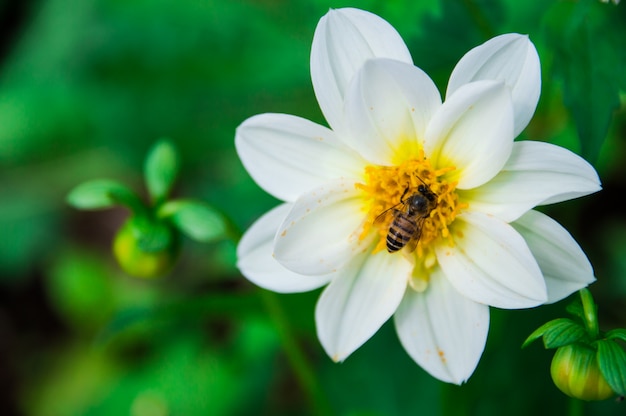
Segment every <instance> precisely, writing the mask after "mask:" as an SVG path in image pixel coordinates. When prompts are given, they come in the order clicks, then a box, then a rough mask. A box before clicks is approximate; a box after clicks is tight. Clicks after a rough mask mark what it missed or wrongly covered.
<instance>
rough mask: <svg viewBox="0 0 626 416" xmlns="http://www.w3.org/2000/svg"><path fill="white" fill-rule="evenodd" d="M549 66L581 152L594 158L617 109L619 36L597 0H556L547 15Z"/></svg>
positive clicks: (620, 64)
mask: <svg viewBox="0 0 626 416" xmlns="http://www.w3.org/2000/svg"><path fill="white" fill-rule="evenodd" d="M547 28H548V36H547V40H548V43H549V47H550V48H551V49H552V50H553V51H554V60H553V70H554V72H555V74H556V75H557V76H558V77H559V78H561V79H562V80H563V93H564V96H563V99H564V102H565V105H566V107H567V108H568V109H569V111H570V113H571V115H572V120H573V122H574V123H575V125H576V129H577V131H578V137H579V140H580V145H581V153H582V156H583V157H584V158H586V159H588V160H590V161H592V162H593V161H595V160H596V159H597V157H598V154H599V152H600V148H601V146H602V144H603V143H604V141H605V139H606V137H607V133H608V130H609V125H610V122H611V119H612V117H613V112H614V111H615V110H616V109H617V108H619V105H620V99H619V88H620V83H621V82H622V81H621V78H622V76H623V71H622V70H621V69H622V68H623V67H624V59H623V56H624V54H622V53H621V49H622V41H623V35H621V34H620V33H618V29H617V26H616V24H615V23H611V15H610V12H609V10H608V8H607V7H602V5H601V4H600V2H558V3H556V4H555V5H554V7H553V8H552V9H551V11H550V12H549V13H548V18H547Z"/></svg>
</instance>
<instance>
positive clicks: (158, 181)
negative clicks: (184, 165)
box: [145, 139, 178, 201]
mask: <svg viewBox="0 0 626 416" xmlns="http://www.w3.org/2000/svg"><path fill="white" fill-rule="evenodd" d="M177 175H178V154H177V152H176V149H175V148H174V145H173V144H172V143H171V142H170V141H169V140H167V139H161V140H159V141H158V142H157V143H156V144H155V145H154V147H152V149H151V150H150V153H149V154H148V156H147V158H146V164H145V177H146V186H147V187H148V192H149V193H150V196H151V197H152V200H153V201H163V200H164V199H165V198H167V196H168V194H169V193H170V191H171V189H172V187H173V186H174V181H175V180H176V176H177Z"/></svg>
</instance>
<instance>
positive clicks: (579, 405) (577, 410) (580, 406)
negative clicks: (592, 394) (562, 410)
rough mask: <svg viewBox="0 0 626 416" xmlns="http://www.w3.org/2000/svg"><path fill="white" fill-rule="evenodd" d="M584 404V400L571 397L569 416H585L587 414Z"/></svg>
mask: <svg viewBox="0 0 626 416" xmlns="http://www.w3.org/2000/svg"><path fill="white" fill-rule="evenodd" d="M584 404H585V403H584V402H583V401H582V400H580V399H575V398H573V397H570V398H569V402H568V406H567V416H583V415H584V414H585V412H584V410H585V409H584Z"/></svg>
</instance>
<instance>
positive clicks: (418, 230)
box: [405, 217, 426, 253]
mask: <svg viewBox="0 0 626 416" xmlns="http://www.w3.org/2000/svg"><path fill="white" fill-rule="evenodd" d="M425 220H426V218H423V217H421V218H418V220H417V227H415V232H414V233H413V236H412V237H411V239H410V240H409V242H408V243H406V247H405V250H406V251H407V252H408V253H412V252H414V251H415V248H416V247H417V243H418V242H419V241H420V237H421V236H422V226H423V224H424V221H425Z"/></svg>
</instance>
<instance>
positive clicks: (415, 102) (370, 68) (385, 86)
mask: <svg viewBox="0 0 626 416" xmlns="http://www.w3.org/2000/svg"><path fill="white" fill-rule="evenodd" d="M345 104H346V106H345V114H346V122H347V123H348V131H349V133H348V134H346V138H345V140H346V142H347V144H348V145H349V146H351V147H352V148H353V149H356V151H357V152H359V154H360V155H361V156H363V157H364V158H365V159H367V160H368V161H370V162H373V163H377V164H380V165H389V164H392V163H393V162H394V156H396V158H397V156H398V155H401V156H404V157H405V158H406V157H409V156H411V155H407V154H405V153H406V152H407V151H408V150H410V148H411V147H413V149H414V150H415V149H417V146H418V142H420V143H421V142H423V140H424V135H425V132H426V126H427V125H428V122H429V121H430V119H431V118H432V116H433V114H434V113H435V112H436V111H437V109H439V107H440V106H441V97H440V96H439V91H437V87H436V86H435V84H434V83H433V82H432V80H431V79H430V78H429V77H428V75H426V73H424V71H422V70H421V69H419V68H417V67H415V66H413V65H410V64H406V63H404V62H398V61H393V60H390V59H374V60H369V61H367V62H366V63H365V64H364V65H363V67H362V68H361V70H360V71H359V72H358V73H357V75H356V76H355V78H354V79H353V82H352V83H351V84H350V88H349V91H348V94H347V96H346V101H345ZM407 142H409V143H412V145H409V146H407ZM415 156H416V155H415Z"/></svg>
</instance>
